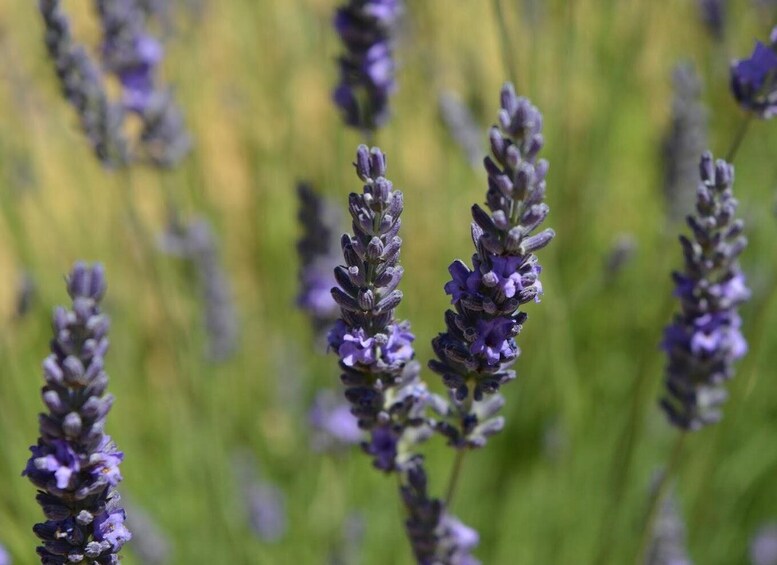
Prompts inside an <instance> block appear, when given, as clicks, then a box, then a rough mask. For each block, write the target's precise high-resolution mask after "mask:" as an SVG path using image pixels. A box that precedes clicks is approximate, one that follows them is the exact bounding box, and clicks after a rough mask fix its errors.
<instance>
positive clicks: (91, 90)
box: [38, 0, 128, 168]
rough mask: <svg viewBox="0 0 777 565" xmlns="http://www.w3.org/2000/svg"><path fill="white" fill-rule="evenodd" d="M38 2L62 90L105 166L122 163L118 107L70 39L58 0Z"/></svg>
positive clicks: (125, 156) (125, 152) (124, 158)
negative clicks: (111, 100)
mask: <svg viewBox="0 0 777 565" xmlns="http://www.w3.org/2000/svg"><path fill="white" fill-rule="evenodd" d="M38 5H39V7H40V12H41V15H42V16H43V23H44V25H45V26H46V36H45V40H46V47H47V49H48V52H49V57H51V60H52V62H53V63H54V69H55V70H56V72H57V78H58V79H59V83H60V86H61V88H62V92H63V94H64V95H65V98H66V99H67V101H68V102H69V103H70V105H71V106H73V107H74V108H75V109H76V112H77V113H78V116H79V118H80V120H81V128H82V129H83V130H84V133H85V134H86V136H87V138H88V139H89V142H90V144H91V146H92V149H93V151H94V153H95V155H96V156H97V158H98V159H99V160H100V162H101V163H102V164H103V165H104V166H106V167H109V168H113V167H120V166H122V165H124V164H126V162H127V159H128V150H127V143H126V140H125V139H124V137H123V136H122V133H121V125H122V120H123V115H122V111H121V109H120V108H118V107H115V106H114V105H113V104H111V103H110V101H109V100H108V96H107V94H106V91H105V87H104V85H103V82H102V76H101V75H100V72H99V71H98V69H97V68H96V67H95V65H94V63H93V62H92V60H91V59H90V58H89V55H87V53H86V51H84V49H83V47H81V46H79V45H77V44H76V43H75V42H74V41H73V37H72V35H71V33H70V23H69V22H68V19H67V16H65V14H64V12H63V11H62V7H61V6H60V2H59V0H40V1H39V4H38Z"/></svg>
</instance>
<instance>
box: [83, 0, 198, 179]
mask: <svg viewBox="0 0 777 565" xmlns="http://www.w3.org/2000/svg"><path fill="white" fill-rule="evenodd" d="M95 7H96V10H97V13H98V15H99V18H100V23H101V25H102V30H103V42H102V57H103V64H104V66H105V68H106V70H108V71H109V72H110V73H112V74H113V75H114V76H116V78H117V79H118V80H119V83H120V84H121V86H122V96H123V105H124V107H125V108H126V110H127V111H129V112H132V113H134V114H136V115H138V116H139V117H140V119H141V121H142V124H143V126H142V128H141V132H140V136H139V143H140V147H141V149H142V151H143V152H144V154H145V156H146V158H148V159H149V161H150V162H151V163H152V164H153V165H155V166H158V167H172V166H174V165H176V164H177V163H178V162H179V161H180V160H181V159H182V158H183V157H184V156H185V155H186V154H187V153H188V151H189V148H190V140H189V136H188V134H187V133H186V130H185V127H184V124H183V118H182V116H181V113H180V110H179V109H178V107H177V106H176V104H175V102H174V100H173V98H172V95H171V93H170V91H169V90H165V89H162V88H160V85H159V80H158V78H157V76H156V75H157V71H158V67H159V63H160V62H161V61H162V56H163V48H162V44H161V43H160V42H159V41H158V40H157V39H155V38H154V37H152V36H151V35H150V34H149V33H148V31H147V28H146V21H145V20H146V9H145V6H144V5H143V3H142V2H140V1H138V0H126V1H123V2H113V1H111V0H95Z"/></svg>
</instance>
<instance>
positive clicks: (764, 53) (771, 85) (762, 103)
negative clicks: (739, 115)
mask: <svg viewBox="0 0 777 565" xmlns="http://www.w3.org/2000/svg"><path fill="white" fill-rule="evenodd" d="M731 89H732V91H733V92H734V98H736V100H737V102H738V103H739V105H740V106H742V107H743V108H744V109H745V110H747V111H748V112H752V113H753V114H755V115H756V116H758V117H759V118H764V119H768V118H773V117H774V116H777V27H775V28H774V29H773V30H772V33H771V36H770V37H769V45H764V44H763V43H761V42H760V41H759V42H757V43H756V44H755V49H754V50H753V54H752V55H750V58H749V59H739V60H735V61H734V62H733V63H732V64H731Z"/></svg>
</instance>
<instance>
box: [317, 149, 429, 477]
mask: <svg viewBox="0 0 777 565" xmlns="http://www.w3.org/2000/svg"><path fill="white" fill-rule="evenodd" d="M355 166H356V172H357V174H358V175H359V178H361V180H362V182H364V189H363V192H362V194H356V193H351V195H350V197H349V209H350V213H351V216H352V218H353V231H354V234H353V235H352V236H351V235H344V236H343V237H342V249H343V257H344V259H345V265H344V266H339V267H337V268H336V269H335V279H336V281H337V285H338V286H336V287H334V288H333V289H332V296H333V297H334V299H335V301H336V302H337V303H338V304H339V305H340V310H341V316H342V317H341V319H339V320H338V321H337V322H336V323H335V326H334V327H333V328H332V330H331V331H330V332H329V347H330V348H331V349H332V350H334V351H336V352H337V354H338V356H339V357H340V368H341V370H342V371H343V374H342V376H341V380H342V382H343V384H344V385H345V388H346V390H345V396H346V398H347V399H348V401H349V402H350V403H351V412H352V414H353V415H354V416H356V418H357V419H358V421H359V427H360V428H362V429H364V430H368V431H370V432H371V434H372V438H371V441H370V442H369V443H367V444H365V445H364V449H365V450H366V451H367V452H368V453H369V454H371V455H372V456H373V458H374V464H375V466H376V467H377V468H379V469H382V470H384V471H387V472H388V471H393V470H396V469H397V466H401V464H402V460H403V459H404V458H405V457H404V454H403V450H404V449H405V448H406V447H407V446H408V445H412V444H413V443H415V442H416V441H419V440H420V439H422V438H423V437H426V435H427V434H426V430H427V420H426V418H425V417H424V415H423V413H424V410H425V408H426V406H427V405H429V404H432V405H434V404H439V402H438V401H440V400H441V399H437V398H436V397H435V396H433V395H431V394H430V393H429V391H428V390H427V389H426V385H424V384H423V383H422V382H421V380H420V368H419V366H418V363H415V362H411V361H412V359H413V357H414V356H415V352H414V351H413V345H412V342H413V340H414V339H415V336H414V335H413V334H412V333H411V331H410V326H409V324H408V323H407V322H398V321H397V320H396V319H395V318H394V309H395V308H396V307H397V306H398V305H399V303H400V301H401V300H402V293H401V292H400V291H399V290H398V289H397V287H398V286H399V281H400V280H401V279H402V274H403V270H402V267H400V266H399V251H400V247H401V245H402V240H401V239H400V238H399V235H398V233H399V227H400V225H401V220H400V215H401V214H402V208H403V206H402V193H401V192H399V191H398V190H394V187H393V185H392V184H391V181H389V180H388V179H386V177H385V174H386V157H385V155H384V154H383V153H382V152H381V151H380V149H378V148H373V149H372V150H369V149H367V147H366V146H364V145H361V146H360V147H359V149H358V151H357V153H356V163H355Z"/></svg>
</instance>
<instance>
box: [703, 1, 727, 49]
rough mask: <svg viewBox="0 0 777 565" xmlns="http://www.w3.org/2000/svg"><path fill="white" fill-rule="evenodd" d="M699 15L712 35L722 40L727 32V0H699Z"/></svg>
mask: <svg viewBox="0 0 777 565" xmlns="http://www.w3.org/2000/svg"><path fill="white" fill-rule="evenodd" d="M699 15H700V16H701V21H702V23H703V24H704V26H705V27H706V28H707V31H708V32H709V33H710V35H711V36H712V37H713V38H714V39H715V40H717V41H722V40H723V36H724V35H725V32H726V0H699Z"/></svg>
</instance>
